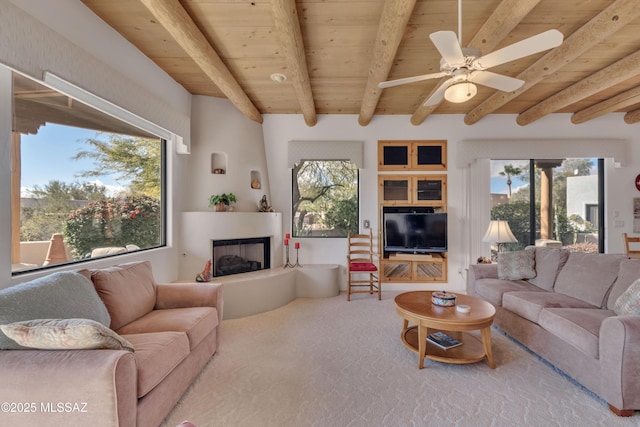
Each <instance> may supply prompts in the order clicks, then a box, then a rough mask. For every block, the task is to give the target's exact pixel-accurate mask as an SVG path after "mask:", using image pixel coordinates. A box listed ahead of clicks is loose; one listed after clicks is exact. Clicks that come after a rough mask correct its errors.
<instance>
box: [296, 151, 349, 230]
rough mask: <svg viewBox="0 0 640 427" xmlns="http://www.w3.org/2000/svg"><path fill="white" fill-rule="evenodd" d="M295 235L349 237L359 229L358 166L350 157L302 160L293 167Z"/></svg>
mask: <svg viewBox="0 0 640 427" xmlns="http://www.w3.org/2000/svg"><path fill="white" fill-rule="evenodd" d="M292 178H293V191H292V198H293V199H292V207H293V209H292V215H291V218H292V222H293V224H292V230H293V236H294V237H346V236H347V235H348V234H349V233H357V231H358V167H357V166H356V165H355V164H354V163H352V162H350V161H347V160H302V161H300V162H298V163H296V164H295V166H294V167H293V170H292Z"/></svg>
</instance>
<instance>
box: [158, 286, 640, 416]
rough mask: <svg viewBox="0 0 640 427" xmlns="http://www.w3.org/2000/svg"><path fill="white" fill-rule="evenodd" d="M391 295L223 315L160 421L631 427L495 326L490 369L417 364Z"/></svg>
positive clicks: (482, 365) (303, 301) (296, 303)
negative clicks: (207, 354) (189, 379)
mask: <svg viewBox="0 0 640 427" xmlns="http://www.w3.org/2000/svg"><path fill="white" fill-rule="evenodd" d="M394 296H395V294H394V293H391V292H388V293H385V292H383V300H382V301H378V300H377V298H376V297H375V296H369V295H366V294H365V295H357V296H355V297H353V298H352V301H351V302H350V303H348V302H347V301H346V297H345V295H344V294H342V295H340V296H339V297H335V298H326V299H298V300H296V301H294V302H292V303H290V304H288V305H287V306H285V307H281V308H279V309H277V310H274V311H271V312H268V313H262V314H258V315H255V316H251V317H246V318H243V319H233V320H225V321H224V322H223V323H222V343H221V345H220V348H219V350H218V353H217V354H216V355H215V356H214V357H213V359H212V360H211V362H210V363H209V364H208V366H207V367H206V368H205V370H204V371H203V373H202V374H201V375H200V377H199V378H198V379H197V380H196V381H195V383H194V384H193V386H192V387H191V388H190V389H189V390H188V391H187V393H186V394H185V395H184V397H183V399H182V401H181V402H180V403H179V404H178V406H177V407H176V408H175V409H174V410H173V412H172V413H171V414H169V416H168V417H167V419H166V420H165V422H164V424H163V426H165V427H172V426H175V425H177V424H178V423H179V422H181V421H183V420H186V419H188V420H190V421H191V422H193V423H195V424H196V425H197V426H198V427H205V426H212V427H213V426H215V427H236V426H237V427H241V426H242V427H244V426H247V427H254V426H274V427H275V426H278V427H280V426H296V427H298V426H318V427H321V426H322V427H325V426H326V427H338V426H352V427H356V426H509V427H511V426H518V425H519V426H541V427H542V426H544V427H548V426H582V427H584V426H638V425H640V414H639V413H636V416H635V417H631V418H619V417H617V416H615V415H613V414H612V413H611V412H609V410H608V408H607V405H606V404H605V403H604V402H603V401H601V400H600V399H598V398H597V397H595V396H594V395H593V394H591V393H589V392H588V391H586V390H584V389H583V388H581V387H579V386H577V385H576V384H575V383H573V382H571V381H570V380H569V379H567V378H566V377H564V376H563V375H560V374H559V373H557V372H555V371H554V370H553V369H552V368H551V367H550V366H548V365H547V364H545V363H543V362H542V361H540V360H539V359H538V358H536V357H535V356H533V355H531V354H530V353H528V352H527V351H526V350H525V349H523V348H521V347H520V346H519V345H517V344H515V343H514V342H512V341H511V340H509V339H508V338H507V337H505V336H503V335H502V334H501V333H500V332H499V331H497V330H493V331H492V339H493V352H494V357H495V361H496V364H497V368H496V369H495V370H492V369H490V368H489V367H488V366H487V364H486V362H480V363H476V364H471V365H449V364H443V363H438V362H434V361H430V360H425V369H423V370H418V365H417V356H416V354H414V353H412V352H410V351H409V350H407V349H406V348H405V347H404V346H403V345H402V342H401V341H400V330H401V328H402V320H401V318H400V317H399V316H398V315H397V314H396V312H395V306H394V304H393V298H394Z"/></svg>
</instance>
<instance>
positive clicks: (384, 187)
mask: <svg viewBox="0 0 640 427" xmlns="http://www.w3.org/2000/svg"><path fill="white" fill-rule="evenodd" d="M378 186H379V193H378V201H379V203H380V205H381V206H433V207H441V208H444V207H446V206H447V176H446V175H442V174H438V175H435V174H432V175H413V174H411V175H409V174H407V175H378Z"/></svg>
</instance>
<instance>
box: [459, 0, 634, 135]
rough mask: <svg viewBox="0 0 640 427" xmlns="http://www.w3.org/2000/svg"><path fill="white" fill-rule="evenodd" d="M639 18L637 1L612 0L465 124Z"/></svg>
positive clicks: (465, 119) (468, 117)
mask: <svg viewBox="0 0 640 427" xmlns="http://www.w3.org/2000/svg"><path fill="white" fill-rule="evenodd" d="M638 15H640V0H616V1H615V2H613V3H612V4H611V5H609V7H607V8H606V9H605V10H603V11H602V12H600V13H599V14H598V15H596V16H595V17H594V18H592V19H591V20H590V21H589V22H587V23H586V24H585V25H583V26H582V27H580V28H579V29H578V30H577V31H576V32H574V33H573V34H572V35H571V36H569V37H568V38H566V39H565V40H564V42H563V43H562V44H561V45H560V46H558V47H556V48H555V49H553V50H551V51H549V52H547V53H546V54H545V55H544V56H543V57H542V58H540V59H539V60H537V61H536V62H535V63H533V64H532V65H530V66H529V67H528V68H527V69H526V70H524V71H523V72H522V73H520V74H519V75H518V77H517V78H519V79H521V80H524V82H525V83H524V85H522V87H521V88H520V89H518V90H515V91H513V92H509V93H506V92H496V93H494V94H493V95H491V96H490V97H489V98H487V99H486V100H485V101H484V102H482V103H481V104H480V105H478V106H477V107H475V108H474V109H473V110H471V111H470V112H469V113H467V115H466V116H465V118H464V122H465V123H466V124H468V125H472V124H474V123H477V122H478V121H479V120H480V119H482V118H484V117H485V116H487V115H489V114H491V113H492V112H494V111H495V110H497V109H498V108H500V107H502V106H503V105H505V104H506V103H508V102H509V101H511V100H512V99H514V98H516V97H517V96H519V95H520V94H522V93H523V92H526V91H527V90H529V89H530V88H531V87H533V86H535V85H536V84H537V83H538V82H540V81H541V80H542V79H544V78H545V77H548V76H550V75H551V74H553V73H555V72H556V71H557V70H559V69H560V68H562V67H563V66H565V65H566V64H568V63H569V62H571V61H573V60H574V59H576V58H577V57H578V56H580V55H582V54H583V53H584V52H586V51H587V50H589V49H590V48H591V47H593V46H594V45H596V44H597V43H599V42H600V41H602V40H603V39H604V38H605V37H607V36H608V35H610V34H613V33H614V32H616V31H618V30H619V29H620V28H622V27H624V26H625V25H627V24H628V23H630V22H631V21H633V20H634V19H635V18H636V17H637V16H638Z"/></svg>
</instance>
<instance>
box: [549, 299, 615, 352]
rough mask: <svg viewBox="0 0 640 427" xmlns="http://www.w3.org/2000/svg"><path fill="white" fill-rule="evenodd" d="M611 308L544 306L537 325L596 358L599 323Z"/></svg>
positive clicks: (612, 314)
mask: <svg viewBox="0 0 640 427" xmlns="http://www.w3.org/2000/svg"><path fill="white" fill-rule="evenodd" d="M614 315H615V314H614V312H613V311H611V310H602V309H599V308H545V309H544V310H542V312H541V313H540V320H539V322H538V323H539V325H540V326H542V327H543V328H544V329H546V330H547V331H549V332H551V333H552V334H553V335H555V336H557V337H558V338H560V339H562V340H563V341H565V342H567V343H569V344H571V345H572V346H574V347H575V348H577V349H578V350H580V351H582V352H583V353H585V354H587V355H589V356H591V357H594V358H596V359H597V358H598V357H599V354H598V353H599V352H598V344H599V338H598V336H599V334H600V325H601V324H602V322H603V320H604V319H606V318H607V317H611V316H614Z"/></svg>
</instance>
